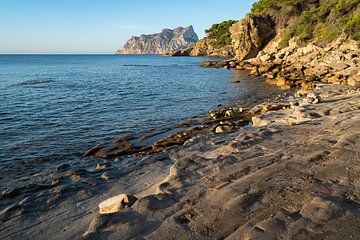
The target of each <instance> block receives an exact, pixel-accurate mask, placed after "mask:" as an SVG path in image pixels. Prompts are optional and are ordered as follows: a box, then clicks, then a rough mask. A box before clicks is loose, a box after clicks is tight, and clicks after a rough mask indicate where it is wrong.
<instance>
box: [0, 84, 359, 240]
mask: <svg viewBox="0 0 360 240" xmlns="http://www.w3.org/2000/svg"><path fill="white" fill-rule="evenodd" d="M314 96H315V97H319V99H321V100H320V103H315V104H312V103H311V101H309V98H312V97H314ZM359 99H360V92H359V90H357V91H356V90H351V88H350V87H347V86H342V85H325V84H318V87H315V88H314V89H312V90H299V91H298V92H297V93H296V94H285V95H284V96H283V97H282V98H281V99H275V100H274V102H273V103H274V104H275V102H276V104H277V105H278V106H281V107H276V109H273V110H274V111H268V110H269V106H271V105H273V104H271V103H268V104H266V105H264V104H258V105H257V106H255V107H253V108H251V109H250V111H251V110H252V111H257V112H258V113H261V115H257V116H255V115H254V116H252V119H251V120H252V122H253V124H254V125H253V126H248V127H241V128H237V129H236V130H235V131H233V130H232V131H230V132H229V133H221V134H214V133H211V134H206V135H202V136H197V137H193V138H191V139H190V140H186V141H185V143H184V144H183V145H174V146H171V147H168V148H166V149H165V150H162V151H160V152H159V153H155V154H152V155H149V156H145V157H144V156H135V157H134V158H129V159H127V158H124V159H122V161H115V162H114V161H112V162H111V164H108V161H104V164H100V165H99V166H97V168H98V169H94V170H91V169H88V170H83V171H80V170H74V171H71V173H69V177H71V178H72V179H74V180H75V181H78V182H82V183H83V184H85V185H88V186H91V185H93V186H94V187H90V188H89V187H86V188H83V189H82V188H76V187H75V188H74V187H72V186H71V185H69V186H59V187H55V188H52V189H50V190H49V191H48V193H47V194H45V195H44V194H43V196H36V197H35V196H29V197H25V198H24V199H22V200H21V201H20V202H18V203H15V204H13V205H12V206H9V207H7V208H6V209H4V210H2V211H1V213H0V216H1V219H2V220H3V221H4V220H6V221H5V223H6V224H4V225H3V226H2V230H1V233H2V234H1V237H2V238H10V237H11V238H13V237H15V238H21V237H25V236H29V235H36V236H37V238H38V239H45V238H49V237H50V238H54V239H69V238H72V239H82V238H86V239H116V238H117V236H119V234H121V236H123V238H124V239H133V238H142V237H145V236H146V238H147V239H169V238H170V239H171V238H172V237H173V236H177V235H179V234H182V236H184V239H193V238H196V239H203V238H207V239H209V238H210V239H217V238H222V237H223V238H227V239H239V238H243V239H254V238H255V239H268V238H269V237H272V236H279V235H280V236H289V237H290V238H291V239H302V238H316V237H319V236H318V235H317V234H319V233H320V232H324V231H325V232H326V234H325V235H323V237H324V236H326V237H327V238H326V239H331V236H336V235H333V232H332V230H333V229H332V228H334V229H337V228H336V227H337V225H338V223H339V222H341V221H344V222H345V223H346V221H349V219H351V221H352V222H354V223H356V224H357V221H358V218H357V216H356V212H357V210H356V209H357V200H356V199H357V190H356V189H357V182H356V176H358V175H357V174H358V172H357V168H348V167H347V166H348V165H349V164H350V163H348V164H343V163H344V161H345V162H346V161H356V159H357V158H356V156H359V154H360V153H359V151H358V150H357V149H359V148H358V146H359V142H360V141H359V139H358V136H359V134H358V133H359V131H360V129H359V127H360V124H359V113H360V110H359V109H360V108H359V106H360V104H359ZM334 126H336V128H335V127H334ZM339 126H341V127H340V128H339ZM352 157H353V160H351V158H352ZM351 164H354V163H351ZM125 166H126V167H125ZM354 166H356V165H354ZM334 171H335V172H334ZM339 174H340V175H339ZM90 175H91V176H90ZM350 175H351V178H349V176H350ZM94 176H97V177H98V178H100V179H102V180H103V184H101V185H98V184H96V183H95V182H94V180H92V178H93V177H94ZM122 193H125V194H129V195H134V196H136V198H138V201H137V202H135V204H134V205H133V206H132V207H131V208H126V209H123V210H122V211H121V212H119V213H115V214H111V215H99V213H98V211H99V210H98V204H99V203H100V202H101V201H103V200H106V199H107V198H110V197H112V196H116V195H118V194H122ZM9 196H11V195H9ZM66 196H71V198H70V197H66ZM4 197H6V195H4V194H3V195H2V199H4ZM42 202H45V203H46V204H45V205H43V206H44V208H42V210H40V209H38V206H39V205H38V204H41V203H42ZM48 207H49V209H47V208H48ZM33 208H35V209H36V210H35V215H33V216H32V217H31V215H32V214H31V211H32V210H31V209H33ZM314 212H317V214H315V215H314ZM22 214H26V215H27V217H26V218H24V219H21V218H20V219H19V218H18V217H17V216H21V215H22ZM43 214H44V215H43ZM38 215H43V217H42V218H41V219H42V220H41V221H40V219H38V218H37V216H38ZM250 216H251V217H250ZM358 222H359V226H360V220H359V221H358ZM50 223H51V224H50ZM341 223H342V222H341ZM314 224H316V226H317V227H316V228H314V226H315V225H314ZM318 225H319V226H321V227H319V226H318ZM356 226H357V225H356ZM24 227H25V228H24ZM358 229H360V228H357V227H355V228H354V229H353V228H350V227H349V228H345V230H341V234H352V233H353V231H358ZM334 239H336V238H334Z"/></svg>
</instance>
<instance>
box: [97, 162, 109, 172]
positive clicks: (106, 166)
mask: <svg viewBox="0 0 360 240" xmlns="http://www.w3.org/2000/svg"><path fill="white" fill-rule="evenodd" d="M110 167H111V163H109V162H105V163H98V164H96V170H105V169H109V168H110Z"/></svg>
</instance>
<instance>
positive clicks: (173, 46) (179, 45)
mask: <svg viewBox="0 0 360 240" xmlns="http://www.w3.org/2000/svg"><path fill="white" fill-rule="evenodd" d="M197 41H198V36H197V35H196V33H195V31H194V29H193V27H192V26H189V27H187V28H183V27H178V28H175V29H174V30H170V29H164V30H162V31H161V33H156V34H150V35H141V36H140V37H131V38H130V39H129V40H128V41H127V42H126V44H125V45H124V47H123V48H122V49H121V50H118V51H117V54H165V53H169V52H174V51H178V50H181V49H186V48H189V47H191V46H193V45H194V44H195V43H196V42H197Z"/></svg>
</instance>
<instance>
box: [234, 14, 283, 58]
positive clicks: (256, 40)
mask: <svg viewBox="0 0 360 240" xmlns="http://www.w3.org/2000/svg"><path fill="white" fill-rule="evenodd" d="M230 33H231V38H232V43H233V47H234V51H235V55H236V59H238V60H245V59H250V58H254V57H256V56H257V54H258V53H259V51H260V50H261V49H262V48H264V47H265V46H266V44H267V43H268V42H269V41H270V40H271V39H272V38H273V37H274V36H275V34H276V30H275V24H274V22H273V20H272V18H271V17H270V16H268V15H266V16H253V15H248V16H247V17H246V18H245V19H243V20H241V21H239V22H238V23H235V24H234V25H232V26H231V27H230Z"/></svg>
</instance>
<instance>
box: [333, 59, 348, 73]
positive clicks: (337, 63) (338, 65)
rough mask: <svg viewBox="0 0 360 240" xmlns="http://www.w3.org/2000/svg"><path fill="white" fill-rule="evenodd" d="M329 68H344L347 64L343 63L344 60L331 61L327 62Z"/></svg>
mask: <svg viewBox="0 0 360 240" xmlns="http://www.w3.org/2000/svg"><path fill="white" fill-rule="evenodd" d="M329 66H330V67H331V68H333V69H334V70H336V71H340V70H344V69H346V68H348V67H349V65H347V64H345V63H344V62H340V61H339V62H331V63H330V64H329Z"/></svg>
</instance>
